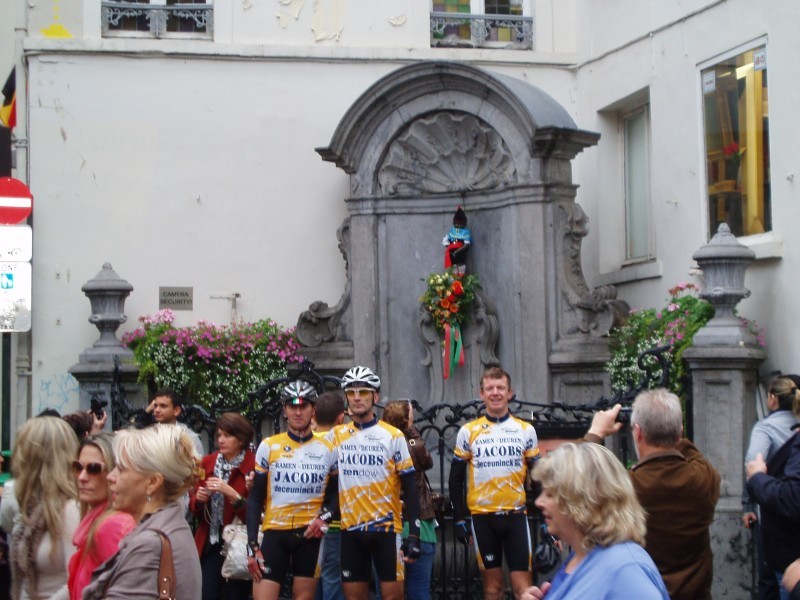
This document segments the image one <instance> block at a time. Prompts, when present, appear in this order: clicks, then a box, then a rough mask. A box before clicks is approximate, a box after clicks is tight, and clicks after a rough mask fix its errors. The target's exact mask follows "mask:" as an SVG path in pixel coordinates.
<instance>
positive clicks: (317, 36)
mask: <svg viewBox="0 0 800 600" xmlns="http://www.w3.org/2000/svg"><path fill="white" fill-rule="evenodd" d="M343 19H344V0H317V1H316V3H315V4H314V16H313V17H312V20H311V30H312V31H313V32H314V41H316V42H321V41H324V40H336V41H339V38H340V37H341V35H342V29H344V26H343V25H342V21H343Z"/></svg>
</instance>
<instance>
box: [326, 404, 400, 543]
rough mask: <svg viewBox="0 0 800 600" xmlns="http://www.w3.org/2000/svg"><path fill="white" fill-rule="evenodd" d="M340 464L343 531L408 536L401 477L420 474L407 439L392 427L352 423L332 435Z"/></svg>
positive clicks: (337, 429)
mask: <svg viewBox="0 0 800 600" xmlns="http://www.w3.org/2000/svg"><path fill="white" fill-rule="evenodd" d="M327 439H328V440H330V441H331V442H332V443H333V445H334V447H335V448H336V451H337V460H338V464H339V506H340V507H341V513H342V530H344V531H347V530H361V531H390V532H395V533H400V532H401V531H402V530H403V523H402V514H401V503H400V476H401V475H403V474H404V473H411V472H413V471H414V464H413V463H412V462H411V455H410V454H409V453H408V445H407V444H406V439H405V437H403V433H402V432H401V431H400V430H398V429H396V428H395V427H392V426H391V425H389V424H388V423H384V422H383V421H378V420H377V419H373V420H372V421H370V422H368V423H363V424H360V425H359V424H356V423H346V424H344V425H339V426H337V427H334V428H333V429H332V430H331V431H330V432H328V436H327Z"/></svg>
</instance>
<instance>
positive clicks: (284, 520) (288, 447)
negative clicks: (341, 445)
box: [256, 432, 336, 530]
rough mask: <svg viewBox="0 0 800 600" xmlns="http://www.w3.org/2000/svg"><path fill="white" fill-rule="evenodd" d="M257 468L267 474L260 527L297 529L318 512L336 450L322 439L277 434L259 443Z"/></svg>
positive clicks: (334, 465) (334, 464) (332, 471)
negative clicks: (262, 517)
mask: <svg viewBox="0 0 800 600" xmlns="http://www.w3.org/2000/svg"><path fill="white" fill-rule="evenodd" d="M256 471H258V472H260V473H266V474H267V500H266V506H265V507H264V520H263V522H262V525H261V528H262V529H264V530H267V529H297V528H299V527H305V526H307V525H308V523H310V522H311V521H312V520H313V519H314V517H316V516H317V515H318V514H319V513H320V509H321V508H322V501H323V497H324V493H325V488H326V486H327V485H328V478H329V476H330V474H331V473H335V472H336V452H335V451H334V449H333V446H332V445H331V443H330V442H329V441H328V440H326V439H324V438H321V437H318V436H314V435H309V436H308V437H307V438H303V439H301V438H298V437H297V436H295V435H292V434H291V433H288V432H285V433H279V434H277V435H273V436H272V437H268V438H266V439H265V440H263V441H262V442H261V444H259V446H258V450H257V451H256Z"/></svg>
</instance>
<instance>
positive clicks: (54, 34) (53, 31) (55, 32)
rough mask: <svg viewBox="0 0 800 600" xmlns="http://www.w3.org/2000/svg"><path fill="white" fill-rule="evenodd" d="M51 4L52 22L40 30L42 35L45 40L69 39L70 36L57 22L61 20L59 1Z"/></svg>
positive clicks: (55, 0)
mask: <svg viewBox="0 0 800 600" xmlns="http://www.w3.org/2000/svg"><path fill="white" fill-rule="evenodd" d="M52 3H53V22H52V23H51V24H50V25H49V26H48V27H46V28H45V29H42V30H41V32H42V35H43V36H44V37H46V38H71V37H73V36H72V34H71V33H70V32H69V31H68V30H67V28H66V27H64V26H63V25H62V24H61V23H59V21H60V20H61V0H52Z"/></svg>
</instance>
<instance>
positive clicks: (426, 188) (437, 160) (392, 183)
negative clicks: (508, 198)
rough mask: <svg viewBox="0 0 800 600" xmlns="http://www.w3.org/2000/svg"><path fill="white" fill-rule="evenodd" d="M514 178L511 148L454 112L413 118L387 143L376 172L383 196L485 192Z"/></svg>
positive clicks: (482, 124)
mask: <svg viewBox="0 0 800 600" xmlns="http://www.w3.org/2000/svg"><path fill="white" fill-rule="evenodd" d="M515 180H516V168H515V166H514V161H513V160H512V157H511V152H510V151H509V149H508V146H506V143H505V142H504V141H503V139H502V138H501V137H500V135H499V134H498V133H497V131H495V130H494V129H493V128H492V127H490V126H489V125H488V124H486V123H485V122H483V121H481V120H479V119H477V118H476V117H474V116H473V115H469V114H466V113H458V112H438V113H436V114H434V115H432V116H427V117H423V118H420V119H417V120H416V121H413V122H412V123H411V124H410V125H408V127H406V129H405V131H403V132H402V133H401V134H400V135H399V136H398V137H397V138H396V139H395V140H394V141H392V143H391V144H390V146H389V149H388V151H387V153H386V156H385V158H384V161H383V164H382V165H381V167H380V168H379V170H378V183H379V184H380V188H381V191H382V192H383V195H385V196H395V195H410V196H415V195H423V194H436V193H453V192H461V191H473V190H489V189H494V188H501V187H505V186H506V185H508V184H511V183H514V182H515Z"/></svg>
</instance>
